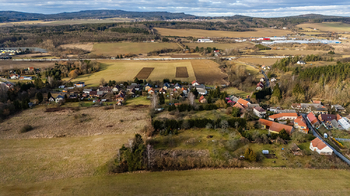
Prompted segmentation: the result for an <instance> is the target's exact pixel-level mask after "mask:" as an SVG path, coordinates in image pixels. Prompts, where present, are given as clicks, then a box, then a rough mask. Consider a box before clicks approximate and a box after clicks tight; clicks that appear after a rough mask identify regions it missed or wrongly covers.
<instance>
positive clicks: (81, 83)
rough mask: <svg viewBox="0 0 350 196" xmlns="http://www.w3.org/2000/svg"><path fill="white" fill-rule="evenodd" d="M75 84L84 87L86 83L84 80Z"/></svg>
mask: <svg viewBox="0 0 350 196" xmlns="http://www.w3.org/2000/svg"><path fill="white" fill-rule="evenodd" d="M74 86H75V87H77V88H83V87H84V86H85V83H84V82H78V83H75V84H74Z"/></svg>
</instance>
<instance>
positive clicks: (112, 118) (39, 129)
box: [0, 107, 148, 139]
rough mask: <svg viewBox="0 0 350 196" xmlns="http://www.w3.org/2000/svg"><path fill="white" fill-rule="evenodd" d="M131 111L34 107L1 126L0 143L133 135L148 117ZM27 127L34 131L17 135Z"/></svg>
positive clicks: (145, 123) (126, 108) (128, 109)
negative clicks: (102, 135)
mask: <svg viewBox="0 0 350 196" xmlns="http://www.w3.org/2000/svg"><path fill="white" fill-rule="evenodd" d="M131 108H132V107H123V108H121V109H116V110H114V109H111V110H104V109H103V108H99V107H96V108H85V109H84V108H82V109H81V110H79V111H72V110H63V111H59V112H44V110H45V108H44V107H36V108H34V109H31V110H25V111H23V112H22V113H20V114H18V115H15V116H13V117H12V118H10V119H8V120H5V121H4V122H2V123H1V124H0V139H23V138H52V137H62V136H65V137H71V136H91V135H98V134H112V133H113V134H134V133H135V132H138V131H139V130H140V129H142V128H143V127H144V126H145V125H147V122H148V117H147V109H138V110H132V111H131V110H130V109H131ZM120 120H123V122H121V121H120ZM27 124H28V125H31V126H32V127H33V128H34V129H33V130H32V131H29V132H27V133H21V134H20V133H19V130H20V129H21V128H22V127H23V126H24V125H27Z"/></svg>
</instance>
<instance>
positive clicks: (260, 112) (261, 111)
mask: <svg viewBox="0 0 350 196" xmlns="http://www.w3.org/2000/svg"><path fill="white" fill-rule="evenodd" d="M253 112H254V114H255V115H256V116H258V117H259V118H264V117H265V115H266V110H264V109H263V108H262V107H260V106H257V107H254V108H253Z"/></svg>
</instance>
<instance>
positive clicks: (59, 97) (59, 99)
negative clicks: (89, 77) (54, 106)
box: [55, 95, 64, 103]
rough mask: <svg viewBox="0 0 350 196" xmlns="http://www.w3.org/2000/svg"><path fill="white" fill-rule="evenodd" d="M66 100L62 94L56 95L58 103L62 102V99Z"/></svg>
mask: <svg viewBox="0 0 350 196" xmlns="http://www.w3.org/2000/svg"><path fill="white" fill-rule="evenodd" d="M63 100H64V97H63V96H62V95H58V96H57V97H56V100H55V101H56V103H58V102H60V101H63Z"/></svg>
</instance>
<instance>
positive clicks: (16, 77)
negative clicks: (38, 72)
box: [10, 74, 21, 80]
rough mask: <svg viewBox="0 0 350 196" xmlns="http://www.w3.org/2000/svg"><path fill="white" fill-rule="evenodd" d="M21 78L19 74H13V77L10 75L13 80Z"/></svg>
mask: <svg viewBox="0 0 350 196" xmlns="http://www.w3.org/2000/svg"><path fill="white" fill-rule="evenodd" d="M20 77H21V76H20V75H18V74H11V75H10V78H11V80H17V79H18V78H20Z"/></svg>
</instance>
